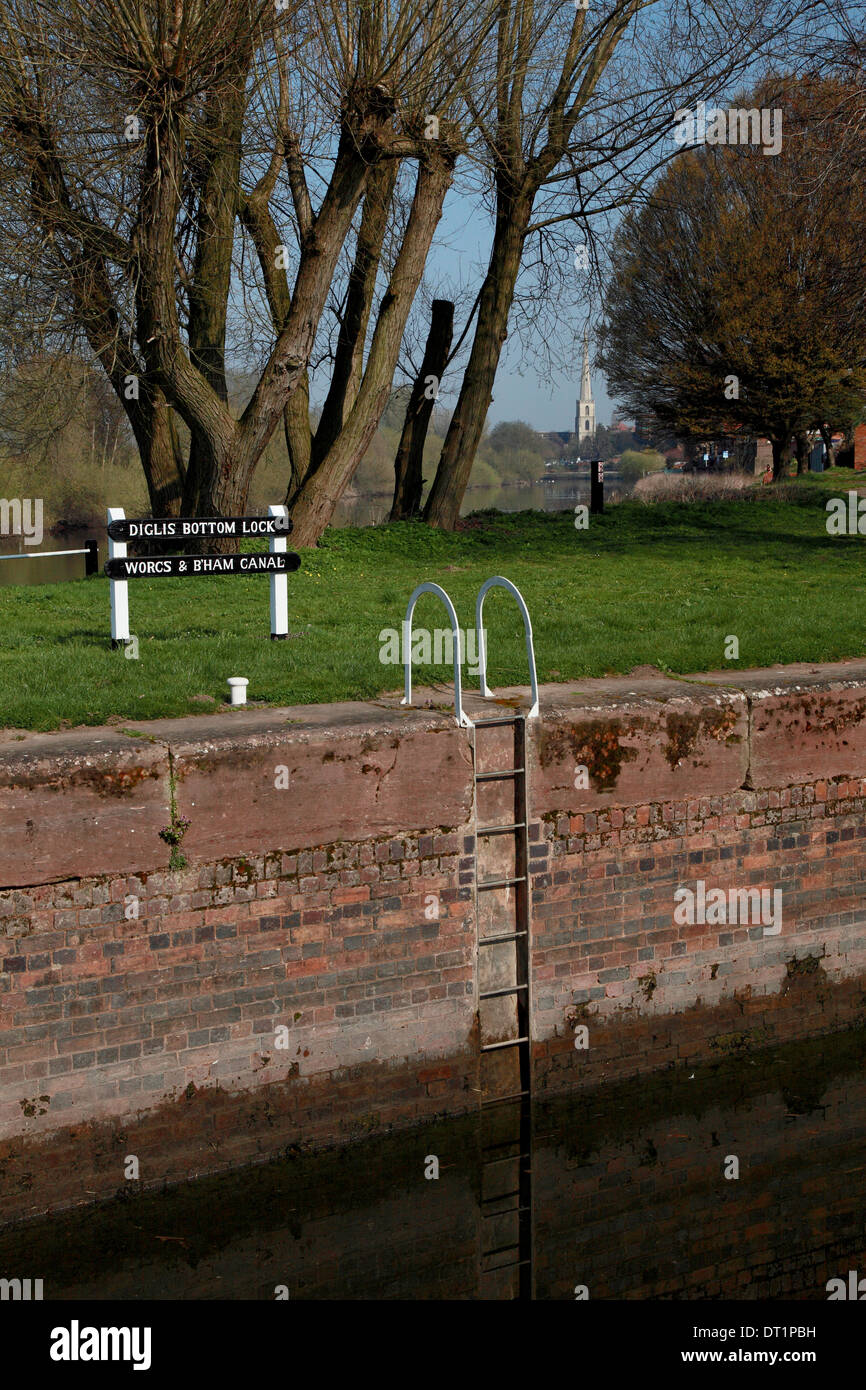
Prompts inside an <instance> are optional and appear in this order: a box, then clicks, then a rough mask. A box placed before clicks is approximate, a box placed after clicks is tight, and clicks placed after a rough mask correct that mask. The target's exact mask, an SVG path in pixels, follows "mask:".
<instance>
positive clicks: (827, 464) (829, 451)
mask: <svg viewBox="0 0 866 1390" xmlns="http://www.w3.org/2000/svg"><path fill="white" fill-rule="evenodd" d="M821 438H822V439H823V441H824V469H825V471H826V470H827V469H828V468H835V467H836V450H835V449H834V447H833V431H832V430H831V429H830V426H829V425H822V426H821Z"/></svg>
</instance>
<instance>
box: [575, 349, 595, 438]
mask: <svg viewBox="0 0 866 1390" xmlns="http://www.w3.org/2000/svg"><path fill="white" fill-rule="evenodd" d="M574 432H575V434H576V435H577V442H578V444H582V443H583V442H584V440H585V439H586V438H588V437H590V438H591V437H592V436H593V435H594V434H595V402H594V401H593V399H592V377H591V376H590V374H589V328H588V327H587V328H585V329H584V333H583V375H582V376H581V379H580V400H579V402H578V406H577V414H576V416H575V419H574Z"/></svg>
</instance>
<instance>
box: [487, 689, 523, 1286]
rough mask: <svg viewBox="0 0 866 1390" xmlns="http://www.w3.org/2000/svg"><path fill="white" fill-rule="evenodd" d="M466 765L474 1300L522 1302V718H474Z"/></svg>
mask: <svg viewBox="0 0 866 1390" xmlns="http://www.w3.org/2000/svg"><path fill="white" fill-rule="evenodd" d="M494 731H497V732H494ZM509 735H510V737H509ZM473 763H474V770H475V921H476V955H477V971H476V974H477V979H478V1023H479V1046H480V1059H479V1067H480V1088H481V1101H480V1104H481V1114H480V1119H479V1131H478V1132H479V1147H480V1172H481V1251H480V1255H481V1258H480V1265H479V1268H480V1285H481V1287H480V1297H481V1298H491V1299H492V1298H496V1299H503V1298H505V1299H507V1298H521V1299H530V1298H531V1297H532V1189H531V1181H532V1178H531V1161H532V1157H531V1141H532V1108H531V1094H530V1092H531V1056H530V1016H531V1015H530V1006H531V1000H530V983H531V982H530V973H529V961H530V935H529V932H530V913H529V906H530V900H529V874H528V865H529V842H528V823H529V821H528V804H527V778H526V716H525V715H524V714H502V715H498V716H495V717H491V718H489V719H478V720H476V721H475V725H474V733H473ZM488 764H489V765H488Z"/></svg>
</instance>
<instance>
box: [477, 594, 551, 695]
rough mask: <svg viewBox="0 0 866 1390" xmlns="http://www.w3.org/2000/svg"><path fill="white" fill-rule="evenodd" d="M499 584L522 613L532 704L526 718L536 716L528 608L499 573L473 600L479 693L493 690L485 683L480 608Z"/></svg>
mask: <svg viewBox="0 0 866 1390" xmlns="http://www.w3.org/2000/svg"><path fill="white" fill-rule="evenodd" d="M495 585H499V586H500V587H501V588H503V589H507V590H508V592H509V593H510V594H513V595H514V597H515V598H516V599H517V603H518V607H519V608H520V611H521V613H522V614H523V629H524V632H525V633H526V655H527V657H528V658H529V680H530V684H531V687H532V705H531V707H530V709H529V712H528V714H527V716H526V717H527V719H534V718H537V717H538V681H537V679H536V675H535V649H534V647H533V644H532V623H531V621H530V618H529V610H528V608H527V607H526V603H525V602H524V598H523V595H522V593H521V592H520V590H519V589H518V588H517V586H516V584H512V582H511V580H510V579H504V578H503V577H502V575H501V574H497V575H494V576H493V578H492V579H487V580H485V582H484V583H483V584H482V585H481V588H480V589H479V590H478V596H477V598H476V600H475V628H476V631H477V633H478V664H479V666H480V668H481V694H482V695H483V696H485V697H486V698H488V699H489V698H490V696H491V695H492V694H493V691H492V690H490V689H489V687H488V685H487V642H486V640H485V632H484V623H483V620H482V610H483V608H484V598H485V595H486V594H487V590H488V589H492V588H493V587H494V586H495Z"/></svg>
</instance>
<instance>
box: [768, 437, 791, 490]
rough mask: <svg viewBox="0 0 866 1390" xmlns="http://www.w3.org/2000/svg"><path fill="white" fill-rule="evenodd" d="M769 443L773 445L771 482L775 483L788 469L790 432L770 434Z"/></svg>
mask: <svg viewBox="0 0 866 1390" xmlns="http://www.w3.org/2000/svg"><path fill="white" fill-rule="evenodd" d="M770 443H771V444H772V446H773V482H774V483H777V482H778V481H779V479H780V478H781V477H783V476H784V475H785V473H787V471H788V464H789V463H790V462H791V454H792V452H793V451H792V448H791V436H790V434H783V435H775V436H771V438H770Z"/></svg>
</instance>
